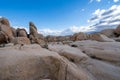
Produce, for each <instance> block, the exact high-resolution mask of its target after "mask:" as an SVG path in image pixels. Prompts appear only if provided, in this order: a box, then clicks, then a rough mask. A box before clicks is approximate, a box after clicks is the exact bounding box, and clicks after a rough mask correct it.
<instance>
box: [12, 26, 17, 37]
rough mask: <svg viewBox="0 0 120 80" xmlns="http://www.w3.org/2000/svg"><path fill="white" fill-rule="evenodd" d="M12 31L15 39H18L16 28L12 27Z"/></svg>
mask: <svg viewBox="0 0 120 80" xmlns="http://www.w3.org/2000/svg"><path fill="white" fill-rule="evenodd" d="M11 30H12V34H13V36H14V37H17V31H16V29H15V28H13V27H11Z"/></svg>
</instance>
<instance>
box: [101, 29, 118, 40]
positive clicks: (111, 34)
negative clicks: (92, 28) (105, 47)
mask: <svg viewBox="0 0 120 80" xmlns="http://www.w3.org/2000/svg"><path fill="white" fill-rule="evenodd" d="M100 33H101V34H103V35H105V36H107V37H109V38H113V37H116V35H115V29H104V30H102V31H101V32H100Z"/></svg>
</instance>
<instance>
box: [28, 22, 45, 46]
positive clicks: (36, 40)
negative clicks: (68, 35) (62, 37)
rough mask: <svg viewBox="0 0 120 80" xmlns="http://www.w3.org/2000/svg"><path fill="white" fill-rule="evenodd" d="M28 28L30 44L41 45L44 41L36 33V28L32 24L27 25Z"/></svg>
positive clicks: (41, 36)
mask: <svg viewBox="0 0 120 80" xmlns="http://www.w3.org/2000/svg"><path fill="white" fill-rule="evenodd" d="M29 26H30V34H29V38H30V41H31V43H38V44H41V42H43V40H44V37H43V35H42V34H39V33H38V32H37V28H36V26H35V25H34V24H33V23H32V22H30V23H29Z"/></svg>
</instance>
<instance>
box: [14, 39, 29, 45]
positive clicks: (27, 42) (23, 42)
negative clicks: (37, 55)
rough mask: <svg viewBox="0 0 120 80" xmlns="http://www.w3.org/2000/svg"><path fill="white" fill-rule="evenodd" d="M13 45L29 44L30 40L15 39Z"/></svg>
mask: <svg viewBox="0 0 120 80" xmlns="http://www.w3.org/2000/svg"><path fill="white" fill-rule="evenodd" d="M13 43H14V45H16V44H30V40H29V38H27V37H15V39H14V41H13Z"/></svg>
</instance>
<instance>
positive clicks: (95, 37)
mask: <svg viewBox="0 0 120 80" xmlns="http://www.w3.org/2000/svg"><path fill="white" fill-rule="evenodd" d="M89 39H91V40H96V41H101V42H114V40H113V39H110V38H108V37H107V36H105V35H103V34H100V33H95V34H90V35H89Z"/></svg>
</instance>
